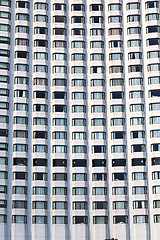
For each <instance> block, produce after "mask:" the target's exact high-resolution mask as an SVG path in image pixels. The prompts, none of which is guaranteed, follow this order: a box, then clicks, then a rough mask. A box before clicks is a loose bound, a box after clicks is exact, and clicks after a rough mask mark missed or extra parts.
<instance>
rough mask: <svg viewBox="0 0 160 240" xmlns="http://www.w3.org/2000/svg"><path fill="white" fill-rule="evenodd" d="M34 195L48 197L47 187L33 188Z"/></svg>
mask: <svg viewBox="0 0 160 240" xmlns="http://www.w3.org/2000/svg"><path fill="white" fill-rule="evenodd" d="M33 195H47V187H33Z"/></svg>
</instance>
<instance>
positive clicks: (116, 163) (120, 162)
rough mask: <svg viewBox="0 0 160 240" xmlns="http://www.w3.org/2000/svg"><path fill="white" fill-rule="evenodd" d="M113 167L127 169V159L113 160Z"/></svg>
mask: <svg viewBox="0 0 160 240" xmlns="http://www.w3.org/2000/svg"><path fill="white" fill-rule="evenodd" d="M112 167H126V159H113V160H112Z"/></svg>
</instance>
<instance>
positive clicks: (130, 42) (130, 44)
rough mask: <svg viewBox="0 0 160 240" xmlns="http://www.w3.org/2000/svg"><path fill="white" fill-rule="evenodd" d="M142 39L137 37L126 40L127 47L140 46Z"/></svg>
mask: <svg viewBox="0 0 160 240" xmlns="http://www.w3.org/2000/svg"><path fill="white" fill-rule="evenodd" d="M141 45H142V41H141V40H139V39H134V40H128V47H141Z"/></svg>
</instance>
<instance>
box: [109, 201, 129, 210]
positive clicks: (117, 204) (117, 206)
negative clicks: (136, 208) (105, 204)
mask: <svg viewBox="0 0 160 240" xmlns="http://www.w3.org/2000/svg"><path fill="white" fill-rule="evenodd" d="M127 208H128V204H127V202H126V201H115V202H113V209H127Z"/></svg>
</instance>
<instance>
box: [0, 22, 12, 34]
mask: <svg viewBox="0 0 160 240" xmlns="http://www.w3.org/2000/svg"><path fill="white" fill-rule="evenodd" d="M0 31H4V32H10V25H7V24H0Z"/></svg>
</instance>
